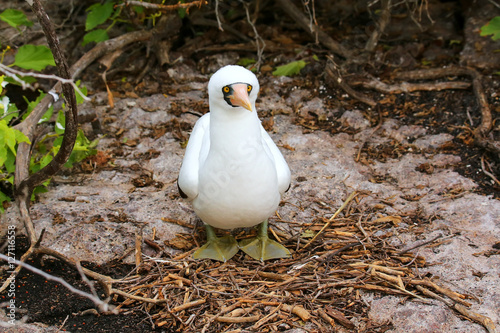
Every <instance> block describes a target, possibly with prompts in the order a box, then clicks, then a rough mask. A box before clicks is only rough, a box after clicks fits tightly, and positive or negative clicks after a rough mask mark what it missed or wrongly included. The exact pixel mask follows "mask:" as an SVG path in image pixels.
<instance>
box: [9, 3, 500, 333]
mask: <svg viewBox="0 0 500 333" xmlns="http://www.w3.org/2000/svg"><path fill="white" fill-rule="evenodd" d="M482 3H486V2H482ZM476 14H477V13H476ZM480 17H482V16H480V15H471V16H465V19H466V24H465V26H466V28H465V29H464V32H463V36H465V39H464V40H463V43H464V47H463V49H462V51H461V53H459V54H457V53H456V51H455V50H452V49H450V48H446V47H443V46H442V44H440V45H438V46H439V47H440V48H439V47H436V45H437V44H439V43H438V42H437V40H438V39H431V42H426V43H422V44H423V45H424V44H425V52H428V57H430V55H432V54H434V55H435V57H436V60H434V61H435V63H436V64H440V63H442V62H440V60H437V59H441V58H440V57H445V56H446V57H452V56H451V55H450V54H452V53H453V54H452V55H453V56H458V57H459V58H460V61H461V62H462V63H463V64H467V65H470V66H475V67H477V68H479V67H481V68H485V67H487V66H486V65H485V64H489V66H491V68H495V66H496V65H495V62H494V61H496V60H491V61H489V62H488V59H485V58H481V57H479V56H474V54H475V53H477V52H478V47H477V44H474V43H478V42H479V41H480V42H481V43H487V42H486V41H485V40H484V39H478V37H476V36H474V37H472V32H471V30H470V29H472V30H474V29H476V28H473V27H469V29H468V28H467V25H468V24H469V25H470V24H475V26H478V25H480V23H479V22H481V21H480V20H479V18H480ZM476 21H478V22H476ZM440 22H443V21H440ZM436 26H437V25H435V26H434V27H436ZM294 33H297V32H294ZM454 33H455V34H459V35H460V32H457V31H454ZM297 34H298V33H297ZM388 34H389V32H388ZM468 34H470V35H471V37H470V39H468V37H467V36H468ZM292 37H294V36H292ZM451 38H452V37H449V39H451ZM410 44H411V43H407V44H404V46H394V47H393V48H392V56H394V57H396V56H397V57H399V58H398V59H399V60H400V61H402V62H404V61H410V60H411V61H415V59H414V58H415V57H412V56H410V55H411V52H412V51H411V49H412V47H417V46H418V45H413V46H411V45H410ZM414 44H418V43H417V42H415V43H414ZM472 45H475V47H474V46H472ZM495 45H496V47H497V48H498V46H499V45H498V42H497V43H496V44H495ZM398 47H402V48H404V50H399V51H397V50H395V49H397V48H398ZM422 47H423V46H422ZM488 47H495V46H491V45H490V44H488ZM436 49H439V50H436ZM443 50H444V51H443ZM482 50H485V48H483V49H482ZM181 51H182V50H181ZM181 51H179V52H181ZM310 52H312V51H310ZM480 53H481V52H480ZM379 54H380V55H382V51H381V52H380V53H379ZM384 54H385V55H386V56H387V57H388V58H389V56H390V54H389V55H388V54H387V53H384ZM481 54H482V53H481ZM201 58H202V59H201V60H200V62H198V65H193V62H192V61H191V60H185V61H183V60H179V61H178V62H176V63H174V64H171V65H168V66H164V67H163V68H162V70H161V73H160V72H159V71H157V70H156V71H152V72H151V73H150V75H147V76H146V77H145V78H144V80H143V81H141V84H139V85H136V84H134V83H133V80H119V79H118V78H115V79H114V80H113V79H111V80H110V88H111V90H112V91H113V92H114V93H115V98H114V107H110V106H109V100H108V96H107V94H106V92H105V90H103V86H102V83H101V82H99V81H97V80H93V79H91V77H92V75H94V74H93V72H92V71H98V70H99V69H98V67H97V66H95V67H93V68H91V70H90V71H89V72H90V73H89V74H85V75H84V78H83V79H84V82H85V83H86V84H87V85H88V87H89V88H90V91H91V93H90V97H91V98H92V102H89V103H85V104H83V105H82V106H81V109H80V110H79V112H80V113H81V114H91V113H94V112H95V113H96V115H97V119H98V122H99V124H100V130H96V128H95V126H94V127H92V126H91V124H89V123H85V124H82V127H83V129H84V130H85V131H86V133H87V135H88V136H89V137H91V138H94V137H95V138H97V137H98V138H99V144H98V146H97V149H98V151H99V153H98V155H97V156H95V157H93V158H91V159H89V160H87V161H84V162H83V163H81V164H80V165H79V166H77V167H76V168H74V169H71V170H66V171H64V172H63V173H61V174H59V175H58V176H57V177H55V178H54V180H53V181H52V183H51V185H50V187H49V191H48V192H47V193H44V194H41V195H40V196H39V197H38V198H37V200H36V202H35V203H33V204H32V209H31V216H32V219H33V221H34V224H35V228H36V230H37V231H40V230H42V229H45V234H44V237H43V240H42V245H45V246H48V247H50V248H52V249H54V250H56V251H59V252H61V253H63V254H65V255H67V256H70V257H73V258H77V259H79V260H82V261H86V262H90V263H92V267H94V268H96V269H97V268H98V267H99V266H101V267H106V268H105V270H106V272H105V274H110V275H113V276H117V277H118V276H120V274H121V276H123V275H125V274H127V273H128V271H127V269H130V270H131V269H132V267H133V266H127V265H133V264H134V263H135V259H134V250H135V242H136V236H137V235H142V237H143V238H144V239H150V240H156V241H157V243H159V244H161V246H162V249H163V252H162V255H163V256H164V257H165V258H172V257H175V256H178V255H180V254H182V253H184V252H186V251H187V250H190V249H191V248H193V247H194V246H195V239H197V240H201V239H202V238H203V237H202V236H200V235H199V233H198V231H196V230H197V229H193V228H189V227H186V226H183V225H185V224H190V225H200V221H199V220H198V219H197V217H196V216H195V215H194V213H193V211H192V209H191V206H190V204H189V203H188V202H186V201H184V200H183V199H182V198H180V196H179V194H178V192H177V185H176V178H177V173H178V170H179V167H180V164H181V161H182V157H183V154H184V148H183V147H184V145H185V141H186V140H187V138H188V137H189V132H190V129H191V128H192V126H193V125H194V123H195V122H196V120H197V119H198V118H199V116H200V115H201V114H203V113H205V112H207V111H208V104H207V103H208V101H207V93H206V85H207V82H208V78H209V75H210V73H211V72H212V71H213V70H214V69H215V68H217V67H219V66H222V65H225V64H232V63H235V62H236V61H238V59H239V58H241V55H239V54H238V53H236V54H235V53H234V52H217V53H215V54H209V55H206V56H202V57H201ZM410 58H411V59H410ZM288 59H290V58H288ZM405 59H406V60H405ZM408 59H410V60H408ZM446 59H449V58H446ZM496 59H498V58H496ZM399 60H398V61H399ZM408 66H409V67H412V66H413V65H412V66H410V65H408ZM413 67H414V66H413ZM324 68H325V59H324V58H320V59H319V60H318V61H311V62H310V63H309V64H308V65H307V66H306V67H305V68H304V69H303V70H302V72H301V74H300V75H298V76H295V77H292V78H289V77H275V76H273V75H272V74H271V73H270V72H265V71H263V72H261V73H260V74H258V77H259V80H260V83H261V94H260V96H261V97H260V98H259V99H258V101H257V103H258V104H257V108H258V109H259V112H260V116H261V119H262V120H263V124H264V126H265V128H266V129H267V130H268V131H269V132H270V133H271V136H272V137H273V139H274V140H275V142H276V143H277V144H278V146H279V147H280V149H281V151H282V153H283V155H284V156H285V159H286V160H287V162H288V163H289V165H290V169H291V171H292V186H291V189H290V191H289V192H288V193H287V194H286V196H285V197H284V198H283V202H282V205H280V208H279V210H278V212H277V216H275V217H273V218H272V219H271V222H272V223H274V225H275V228H276V229H277V230H279V231H282V232H283V233H285V234H286V233H289V234H292V235H293V234H301V233H302V232H304V231H305V230H306V228H305V227H302V225H306V224H308V223H312V222H317V221H318V219H322V218H330V217H331V216H332V214H333V213H334V212H335V211H336V210H337V209H338V207H340V206H341V205H342V203H343V202H344V201H345V200H346V198H347V197H348V196H349V194H351V193H352V192H354V191H356V192H358V193H359V194H360V195H359V197H358V199H359V200H358V202H357V206H358V207H359V209H360V210H361V211H366V214H365V217H366V220H365V222H370V221H373V220H376V219H377V218H380V217H384V216H385V217H387V216H397V217H400V223H395V224H394V225H392V226H390V227H388V228H384V229H383V230H381V231H379V234H377V235H376V236H384V237H386V238H384V239H385V242H386V243H387V245H388V246H391V247H393V248H396V249H405V248H408V247H411V246H412V245H417V244H419V242H420V241H425V240H432V239H434V241H432V242H429V243H428V244H426V245H423V246H420V247H416V248H415V249H414V250H412V252H413V253H415V254H416V255H419V256H421V257H423V258H425V260H426V265H425V266H423V267H417V268H415V269H416V271H415V275H416V276H418V277H422V278H424V277H425V278H430V279H432V280H433V281H436V282H439V284H440V285H442V286H445V287H448V288H449V289H451V290H453V291H456V292H457V293H460V294H463V295H467V301H468V302H470V303H471V307H470V310H471V311H474V312H476V313H478V314H481V315H483V316H486V317H489V318H490V319H491V321H492V322H493V324H494V325H495V326H496V327H500V312H499V310H498V309H500V256H499V252H498V247H499V244H500V237H499V235H500V201H499V194H500V187H499V184H498V183H495V180H494V179H492V178H491V177H490V176H488V175H487V174H486V173H485V172H484V168H485V167H484V166H482V165H481V160H483V164H484V160H486V161H489V163H491V165H492V166H493V170H495V169H494V168H495V166H498V156H492V155H489V154H487V153H485V151H484V150H482V149H481V148H478V147H475V146H474V145H472V144H471V141H470V140H468V139H469V136H467V133H468V132H467V131H466V130H464V129H463V128H464V127H465V126H469V127H474V126H477V124H478V122H480V120H481V115H480V112H479V111H478V107H477V103H476V102H475V99H474V93H473V92H472V91H471V90H460V91H457V90H446V91H441V92H438V91H430V92H420V91H419V92H412V93H401V94H393V95H386V94H382V93H379V92H375V91H366V90H365V91H364V92H365V93H367V94H369V95H370V96H371V97H372V98H373V99H375V100H377V101H378V106H377V107H368V106H366V105H365V104H362V103H359V102H358V101H356V100H355V99H353V98H352V97H350V96H349V95H347V94H346V93H344V92H343V91H341V90H339V88H338V87H336V86H335V85H334V84H332V82H331V79H329V78H328V76H327V75H325V74H324ZM497 68H498V67H497ZM484 73H485V74H484V80H485V82H486V84H485V87H486V91H487V95H488V98H489V102H490V103H491V106H492V107H491V109H492V110H493V111H492V113H493V117H494V118H495V117H496V116H497V115H498V110H499V108H500V101H499V97H498V95H497V92H498V83H497V82H496V80H495V76H492V75H490V74H488V73H489V72H488V71H487V70H485V72H484ZM157 74H158V75H159V76H155V75H157ZM94 76H95V75H94ZM145 90H146V91H145ZM494 131H496V132H494V134H495V133H496V134H497V132H498V125H496V128H495V129H494ZM496 170H497V171H498V167H496ZM497 177H498V174H497ZM342 214H346V213H342ZM1 223H2V228H4V227H6V226H8V225H15V226H16V227H17V228H18V230H22V229H23V226H22V223H21V222H20V220H19V219H18V212H17V210H16V207H15V205H12V206H11V207H9V208H8V209H7V211H6V213H5V214H2V217H1ZM322 223H324V222H319V224H320V225H321V224H322ZM179 234H180V235H184V239H187V240H188V245H186V246H185V247H183V246H180V245H179V244H176V243H175V242H174V241H175V240H178V239H179V237H178V235H179ZM374 236H375V235H374ZM19 237H21V236H19ZM364 241H365V242H366V241H367V239H364ZM18 254H20V253H18ZM143 254H144V255H147V256H157V255H158V251H155V249H153V248H151V247H150V246H147V245H146V244H144V245H143ZM295 255H297V256H298V255H299V253H296V254H294V256H295ZM310 255H311V256H312V255H314V253H310ZM241 261H244V258H243V257H242V258H239V259H238V261H237V262H238V263H240V262H241ZM33 263H34V264H37V265H38V264H39V263H38V262H37V261H36V260H35V261H33ZM110 263H113V264H112V265H110ZM47 265H49V266H50V267H52V266H51V265H55V266H54V269H55V270H56V272H54V273H57V274H62V275H63V276H65V277H66V278H68V279H72V280H73V281H74V284H76V285H78V286H80V287H81V288H85V284H84V283H83V282H81V281H78V278H77V273H74V272H73V273H71V269H69V271H70V272H68V273H64V274H63V273H61V272H64V271H65V270H68V268H67V267H65V266H64V265H62V266H61V265H59V266H58V265H57V263H53V262H52V261H50V260H49V261H48V263H47ZM120 267H121V268H120ZM126 271H127V272H126ZM25 274H26V275H25V277H26V283H28V282H29V281H32V282H31V283H32V284H34V286H35V287H36V285H37V284H41V282H40V281H41V280H36V278H35V277H34V275H32V274H28V273H25ZM4 276H5V275H4ZM20 278H21V277H18V279H20ZM33 279H35V280H33ZM28 280H29V281H28ZM18 281H19V280H18ZM23 281H24V280H23ZM37 281H38V282H37ZM26 288H27V287H26ZM37 290H38V291H37ZM18 291H19V292H20V293H22V292H23V288H22V287H19V288H18ZM30 292H31V293H33V296H32V298H31V300H30V299H29V297H28V296H26V297H27V298H26V303H27V304H26V305H23V306H21V308H23V307H24V308H25V309H27V313H25V315H26V316H27V318H31V319H29V320H28V321H29V322H31V324H30V325H24V326H23V327H24V328H21V327H17V328H12V329H11V331H12V332H18V331H26V332H38V331H40V332H42V331H43V332H52V331H56V330H57V329H56V328H55V327H59V326H61V325H63V321H64V320H65V318H66V316H69V317H68V318H69V319H68V318H66V319H67V320H68V321H67V323H66V322H65V325H66V326H64V329H66V330H67V331H77V330H80V331H88V332H91V331H92V332H108V331H109V332H110V331H113V324H114V325H115V328H116V325H119V326H120V327H122V331H124V332H125V331H128V330H129V326H130V327H133V326H136V327H138V326H137V325H139V324H138V322H140V323H141V325H145V324H144V322H147V319H146V320H143V319H144V318H147V317H146V315H145V314H144V313H142V314H141V313H139V314H138V313H137V312H134V313H133V314H130V315H129V318H128V319H129V322H125V323H122V322H121V321H120V320H122V319H120V318H124V315H123V314H122V315H120V316H101V317H102V318H103V319H102V320H103V321H106V323H103V322H98V321H96V322H95V325H94V326H93V327H92V329H89V328H88V327H89V326H84V325H85V322H84V321H85V320H86V321H87V324H89V323H90V322H91V321H92V320H94V319H91V318H90V317H91V316H83V317H82V316H79V315H78V314H76V313H78V312H79V311H82V310H83V309H86V308H89V307H91V305H89V304H88V303H82V304H84V305H81V306H74V307H71V306H68V308H67V309H64V304H72V303H71V300H70V299H71V296H66V297H62V296H61V297H59V296H58V300H57V301H56V302H55V303H54V305H52V308H49V309H45V310H44V309H43V308H41V309H38V310H35V305H33V304H36V303H37V298H38V299H41V298H47V299H48V300H49V299H50V298H51V295H55V294H57V293H54V294H52V293H53V292H52V291H50V290H47V289H43V290H40V288H38V289H37V288H34V289H33V290H30ZM65 294H67V293H65ZM35 295H37V296H36V297H35ZM358 296H359V301H360V302H362V303H364V306H365V307H366V317H365V318H368V320H369V322H370V323H372V324H373V325H374V326H373V327H378V328H377V330H373V331H377V332H486V329H485V328H484V326H482V325H480V324H478V323H477V322H473V321H471V320H468V319H466V318H464V317H463V316H461V315H460V314H458V313H457V312H456V311H454V310H452V309H450V308H449V307H448V306H446V304H445V303H443V302H441V301H438V300H436V299H431V298H426V299H427V301H423V300H422V299H419V298H415V297H403V296H395V295H388V294H385V293H383V292H370V291H363V290H362V291H360V292H359V295H358ZM23 297H24V296H20V298H21V299H24V298H23ZM48 300H47V302H48ZM38 302H39V301H38ZM82 302H83V301H82ZM61 306H62V308H60V307H61ZM54 308H56V309H57V311H55V310H54ZM51 309H52V310H51ZM51 311H55V312H54V313H57V314H51V315H49V314H47V312H49V313H50V312H51ZM41 312H45V313H44V315H41V314H40V313H41ZM346 315H347V317H348V318H349V319H350V320H351V322H352V323H353V324H354V328H351V329H348V328H346V327H345V326H338V327H337V329H338V331H340V332H351V331H352V332H355V331H370V330H369V329H368V328H367V326H366V325H365V324H363V322H362V321H360V318H357V317H356V316H354V315H353V316H350V315H349V313H348V312H346ZM33 318H35V319H36V320H34V319H33ZM82 318H83V319H82ZM136 318H137V320H136ZM317 320H320V319H317ZM82 321H83V324H82ZM33 322H38V324H33ZM40 323H44V324H46V325H49V327H48V328H47V327H42V326H43V324H40ZM36 325H38V326H36ZM51 325H54V326H51ZM106 325H108V326H106ZM248 327H249V326H245V325H241V326H235V327H233V328H232V329H240V332H246V331H252V330H251V329H250V330H249V329H248ZM143 329H144V331H146V330H152V329H151V325H149V324H148V325H145V326H144V328H143ZM130 330H134V329H132V328H130ZM135 330H136V329H135ZM332 330H333V329H332ZM157 331H162V329H161V328H157ZM253 331H255V330H253ZM292 331H293V332H306V331H307V332H316V331H318V327H317V326H315V325H314V324H313V323H311V322H308V323H305V324H304V325H302V326H301V328H291V327H289V328H288V332H292ZM490 332H491V331H490Z"/></svg>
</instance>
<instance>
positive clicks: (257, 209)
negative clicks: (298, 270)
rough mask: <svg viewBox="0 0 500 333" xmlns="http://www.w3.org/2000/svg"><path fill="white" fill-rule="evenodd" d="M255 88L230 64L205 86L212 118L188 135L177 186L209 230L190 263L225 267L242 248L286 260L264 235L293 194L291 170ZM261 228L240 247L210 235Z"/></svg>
mask: <svg viewBox="0 0 500 333" xmlns="http://www.w3.org/2000/svg"><path fill="white" fill-rule="evenodd" d="M259 88H260V87H259V82H258V80H257V77H256V76H255V75H254V74H253V73H252V72H251V71H249V70H247V69H245V68H243V67H241V66H232V65H230V66H225V67H223V68H221V69H219V70H218V71H217V72H216V73H215V74H213V75H212V77H211V78H210V81H209V83H208V95H209V105H210V112H209V113H207V114H205V115H204V116H202V117H201V118H200V119H199V120H198V121H197V122H196V124H195V126H194V128H193V130H192V133H191V136H190V138H189V142H188V144H187V147H186V152H185V155H184V159H183V161H182V166H181V169H180V172H179V178H178V183H177V184H178V187H179V192H180V194H181V196H183V197H184V198H187V199H188V200H190V201H192V204H193V208H194V211H195V213H196V215H198V217H199V218H200V219H201V220H202V221H203V222H204V223H205V228H206V231H207V243H206V244H205V245H203V246H202V247H200V248H199V249H198V250H197V251H196V252H195V253H194V254H193V257H194V258H195V259H199V258H210V259H214V260H220V261H227V260H229V259H230V258H231V257H232V256H234V255H235V254H236V253H237V252H238V249H239V248H240V249H242V250H243V251H244V252H245V253H247V254H248V255H250V256H251V257H252V258H254V259H257V260H267V259H273V258H284V257H289V256H290V251H288V249H286V248H285V247H284V246H283V245H281V244H279V243H278V242H275V241H273V240H271V239H269V237H268V234H267V232H268V230H267V229H268V221H267V219H268V217H269V216H271V215H273V214H274V212H275V210H276V209H277V208H278V205H279V202H280V200H281V196H282V195H283V193H284V192H286V191H287V190H288V188H289V187H290V169H289V168H288V164H287V163H286V161H285V159H284V158H283V155H282V154H281V152H280V151H279V149H278V147H277V146H276V145H275V144H274V142H273V140H272V139H271V137H270V136H269V134H268V133H267V132H266V130H265V129H264V128H263V127H262V125H261V123H260V120H259V118H258V116H257V110H256V108H255V101H256V99H257V94H258V93H259ZM259 223H260V225H259V231H258V236H257V237H255V238H251V239H244V240H242V241H240V243H239V244H238V243H237V242H236V240H235V239H234V237H233V236H231V235H229V236H224V237H220V238H219V237H216V235H215V231H214V230H213V228H212V227H216V228H221V229H233V228H241V227H252V226H255V225H257V224H259Z"/></svg>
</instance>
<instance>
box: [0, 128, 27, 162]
mask: <svg viewBox="0 0 500 333" xmlns="http://www.w3.org/2000/svg"><path fill="white" fill-rule="evenodd" d="M19 142H29V140H28V138H27V137H26V136H25V135H24V134H23V133H22V132H21V131H18V130H16V129H14V128H12V127H9V126H8V125H7V122H6V121H5V119H2V120H0V166H2V165H4V164H6V163H7V160H8V159H9V157H8V156H9V155H8V153H12V155H13V156H12V157H15V156H16V145H17V144H18V143H19ZM7 148H8V149H7Z"/></svg>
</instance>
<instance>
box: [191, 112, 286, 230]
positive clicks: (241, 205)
mask: <svg viewBox="0 0 500 333" xmlns="http://www.w3.org/2000/svg"><path fill="white" fill-rule="evenodd" d="M214 127H215V129H214ZM210 130H211V131H212V132H211V135H210V138H211V139H210V141H211V142H210V149H209V152H208V155H207V157H206V160H205V161H202V164H200V172H199V194H198V196H197V197H196V198H195V200H194V201H193V207H194V209H195V212H196V214H197V215H198V216H199V217H200V218H201V219H202V220H203V221H204V222H205V223H208V224H210V225H212V226H214V227H217V228H223V229H232V228H238V227H250V226H254V225H256V224H258V223H260V222H262V221H264V220H265V219H267V218H268V217H269V216H271V215H272V214H273V213H274V211H275V210H276V208H277V207H278V204H279V201H280V193H279V190H278V179H277V173H276V166H275V164H274V160H273V159H272V157H271V156H269V154H268V153H267V152H266V150H265V149H264V143H263V140H262V137H261V135H260V122H259V120H258V118H257V117H249V119H248V120H247V121H246V122H245V124H244V126H239V125H238V123H233V124H231V123H227V122H223V124H218V123H217V122H215V124H214V121H213V120H212V121H211V126H210Z"/></svg>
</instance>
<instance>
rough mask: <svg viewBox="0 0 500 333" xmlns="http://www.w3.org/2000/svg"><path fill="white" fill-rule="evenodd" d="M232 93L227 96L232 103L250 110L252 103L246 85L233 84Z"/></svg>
mask: <svg viewBox="0 0 500 333" xmlns="http://www.w3.org/2000/svg"><path fill="white" fill-rule="evenodd" d="M231 87H232V88H233V94H232V95H231V96H229V100H230V101H231V104H232V105H237V106H241V107H244V108H245V109H247V110H248V111H250V112H251V111H252V104H251V103H250V98H249V97H248V91H247V85H246V84H243V83H237V84H233V85H232V86H231Z"/></svg>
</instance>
